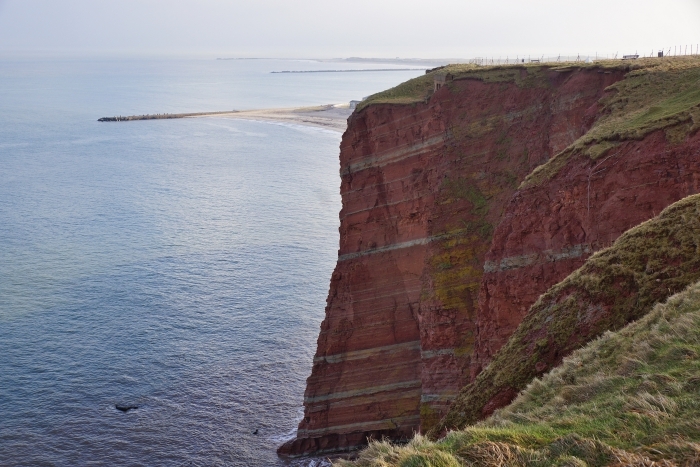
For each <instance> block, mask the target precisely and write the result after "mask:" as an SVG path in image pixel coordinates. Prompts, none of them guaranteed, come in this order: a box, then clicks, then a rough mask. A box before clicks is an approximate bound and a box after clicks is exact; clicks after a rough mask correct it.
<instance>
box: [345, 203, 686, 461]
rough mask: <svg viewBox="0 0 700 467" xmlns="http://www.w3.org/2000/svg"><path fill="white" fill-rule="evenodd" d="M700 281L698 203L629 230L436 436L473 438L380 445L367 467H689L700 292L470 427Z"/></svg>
mask: <svg viewBox="0 0 700 467" xmlns="http://www.w3.org/2000/svg"><path fill="white" fill-rule="evenodd" d="M698 280H700V195H694V196H689V197H687V198H685V199H683V200H681V201H679V202H677V203H675V204H673V205H672V206H670V207H668V208H667V209H665V210H664V211H663V212H662V213H661V214H660V215H659V216H658V217H656V218H654V219H652V220H650V221H647V222H645V223H643V224H641V225H640V226H637V227H635V228H633V229H631V230H630V231H628V232H627V233H625V234H624V235H622V236H621V237H620V238H619V239H618V240H617V241H616V242H615V243H614V244H613V245H612V246H611V247H610V248H607V249H605V250H602V251H600V252H598V253H596V254H595V255H593V256H592V257H591V258H589V260H588V261H587V262H586V263H585V264H584V265H583V266H582V267H581V268H580V269H578V270H577V271H575V272H574V273H573V274H571V275H570V276H568V277H567V278H566V279H565V280H564V281H562V282H560V283H559V284H557V285H555V286H553V287H552V288H551V289H550V290H549V291H548V292H547V293H545V294H543V295H542V296H541V297H540V299H539V300H538V301H537V302H536V303H535V304H534V305H533V306H532V308H531V309H530V312H529V313H528V315H527V317H526V318H525V320H524V321H523V322H522V323H521V325H520V326H519V327H518V329H517V330H516V332H515V333H514V334H513V336H512V337H511V338H510V339H509V341H508V343H507V344H506V345H505V346H504V347H503V348H502V349H501V351H500V352H499V353H498V354H497V355H496V357H495V359H494V360H493V362H492V363H491V365H490V366H489V367H488V368H487V369H486V370H484V371H483V372H482V373H481V374H480V375H479V376H478V377H477V379H476V380H475V381H474V382H473V383H472V384H470V385H468V386H466V387H465V388H464V389H463V390H462V392H461V393H460V396H459V397H458V399H457V401H456V402H455V404H454V406H453V407H452V409H451V411H450V412H449V414H448V415H447V416H446V417H445V419H443V421H442V422H441V423H440V425H438V427H437V428H436V429H435V430H433V432H432V433H431V434H433V435H435V434H437V433H439V432H441V431H442V432H444V431H445V430H454V429H461V430H464V431H459V432H451V433H449V434H448V436H447V437H446V438H445V439H444V440H443V441H441V442H439V443H437V444H433V443H431V442H429V441H428V440H427V439H425V438H421V437H418V438H416V439H415V440H414V441H413V442H412V443H410V444H409V445H408V446H406V447H403V448H398V447H392V446H390V445H389V444H386V443H375V444H374V445H372V447H371V448H370V449H369V450H368V451H366V452H364V453H363V454H362V456H361V457H360V460H359V461H358V464H357V465H361V466H384V465H386V466H390V465H401V466H404V465H405V466H408V465H426V466H427V465H446V466H447V465H462V464H463V463H465V464H467V465H552V464H556V462H554V461H552V459H560V461H561V463H565V464H567V462H568V464H567V465H610V464H614V463H615V462H618V461H619V462H620V463H622V464H624V463H625V462H640V464H639V465H650V464H648V463H647V464H643V462H642V457H650V458H658V459H660V458H664V459H671V460H674V461H678V462H681V463H683V462H686V461H687V460H688V459H690V458H691V457H692V456H700V445H696V444H693V443H692V441H693V440H694V441H698V440H700V425H698V424H697V422H696V420H697V419H698V415H700V413H699V412H700V403H696V402H694V400H693V397H692V394H693V393H695V397H697V391H698V390H699V389H700V385H698V384H699V383H698V381H700V366H698V362H697V356H698V355H700V353H698V352H700V346H699V344H700V285H696V286H694V287H692V288H690V289H689V290H688V291H686V292H684V293H682V294H680V295H679V296H678V297H675V298H674V299H672V300H670V301H669V302H668V303H667V304H666V305H663V306H661V305H660V306H658V307H656V308H655V309H654V312H653V313H651V314H650V315H649V316H648V317H647V318H645V319H643V320H641V321H640V322H638V323H637V324H634V325H632V326H630V327H628V328H627V329H625V330H624V331H622V332H620V333H617V334H611V333H608V334H606V335H605V336H604V337H603V338H601V339H599V340H598V341H595V343H593V344H591V345H589V346H588V347H587V348H586V349H585V350H583V351H580V352H577V353H575V354H574V355H573V356H572V357H571V358H569V359H567V360H565V363H564V364H563V365H562V366H560V367H558V368H556V369H555V370H554V371H552V372H551V373H550V374H549V375H547V376H545V377H544V378H543V380H542V381H535V382H534V383H532V384H530V386H529V388H528V389H527V390H526V391H525V392H524V393H523V394H521V396H520V397H519V398H518V399H517V401H516V402H515V403H514V404H512V405H511V406H510V407H509V408H507V409H505V410H502V411H500V412H498V413H497V415H496V416H494V417H492V418H491V419H490V420H489V421H487V422H482V423H480V424H478V425H476V426H472V427H468V426H469V425H471V424H473V423H475V422H477V421H478V420H479V419H481V418H483V417H484V416H487V415H489V414H490V413H491V412H492V411H493V408H496V405H494V404H493V401H498V403H499V406H500V405H504V404H503V400H501V399H503V398H507V399H508V400H509V399H510V398H512V397H513V396H515V395H516V394H517V393H518V392H519V391H521V390H522V389H524V388H525V387H526V386H527V385H528V383H531V382H532V381H533V379H534V378H535V377H537V376H539V375H541V374H542V373H544V371H546V370H548V369H551V368H552V367H555V366H556V365H558V364H559V363H560V362H561V360H562V358H563V357H565V356H567V355H569V354H571V353H572V351H574V350H575V349H578V348H581V347H583V346H584V345H586V343H588V342H590V341H591V340H593V339H595V338H596V337H598V336H600V335H602V334H604V333H605V332H606V331H609V330H612V329H620V328H621V327H623V326H624V325H625V324H627V323H629V322H630V321H632V320H635V319H638V318H640V317H642V316H644V315H645V314H646V313H648V312H649V311H650V310H651V309H652V308H653V306H654V304H656V303H660V302H661V301H663V300H665V299H666V298H667V297H669V296H670V295H672V294H673V293H677V292H679V291H681V290H683V289H684V288H686V287H687V286H688V285H690V284H695V283H697V282H698ZM508 400H506V401H505V402H508ZM490 406H491V407H490ZM494 456H495V457H494ZM630 456H631V457H630ZM635 456H642V457H635ZM688 456H690V457H688ZM574 458H576V459H574ZM421 459H422V460H421ZM431 459H432V460H431ZM498 459H500V461H498ZM616 459H617V460H616ZM699 459H700V458H699ZM497 461H498V462H497ZM382 462H384V463H382ZM499 462H500V463H499ZM668 465H671V464H668Z"/></svg>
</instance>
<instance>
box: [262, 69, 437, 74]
mask: <svg viewBox="0 0 700 467" xmlns="http://www.w3.org/2000/svg"><path fill="white" fill-rule="evenodd" d="M423 70H425V68H363V69H361V70H284V71H271V72H270V73H357V72H362V71H423Z"/></svg>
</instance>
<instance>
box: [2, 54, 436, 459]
mask: <svg viewBox="0 0 700 467" xmlns="http://www.w3.org/2000/svg"><path fill="white" fill-rule="evenodd" d="M373 67H374V68H381V69H387V68H394V67H400V66H399V65H391V64H381V63H369V64H368V63H357V62H353V63H347V62H338V63H328V62H319V61H314V60H273V59H246V60H215V59H213V58H211V59H162V60H160V59H146V58H138V59H125V58H109V59H106V58H99V59H98V58H91V59H87V58H81V59H75V58H61V59H55V58H32V59H29V58H27V59H20V58H2V59H0V465H2V466H89V465H110V466H229V465H230V466H283V465H296V466H309V467H313V466H321V465H324V464H325V461H323V460H321V459H302V460H296V461H294V462H291V463H290V462H289V461H285V460H284V459H280V458H278V457H277V455H276V452H275V451H276V448H277V447H278V446H279V445H280V444H281V443H283V442H284V441H286V440H287V439H290V438H291V437H293V436H294V434H295V432H296V427H297V424H298V423H299V421H300V419H301V416H302V414H303V409H302V401H303V393H304V388H305V382H306V378H307V377H308V376H309V374H310V371H311V363H312V358H313V354H314V351H315V346H316V338H317V334H318V331H319V325H320V324H321V321H322V319H323V316H324V307H325V300H326V295H327V291H328V285H329V280H330V275H331V272H332V269H333V267H334V264H335V261H336V259H337V249H338V225H339V221H338V212H339V210H340V207H341V201H340V196H339V186H340V180H339V176H338V170H339V162H338V152H339V143H340V140H341V133H340V132H337V131H331V130H328V129H322V128H315V127H309V126H303V125H296V124H281V123H272V122H260V121H247V120H234V119H227V118H225V117H204V118H188V119H172V120H149V121H130V122H107V123H103V122H98V121H97V119H98V118H100V117H109V116H115V115H135V114H153V113H180V112H202V111H222V110H232V109H236V110H244V109H262V108H272V107H295V106H310V105H317V104H329V103H342V102H348V101H350V100H353V99H354V100H357V99H360V98H362V97H364V96H367V95H370V94H372V93H375V92H378V91H380V90H383V89H386V88H389V87H392V86H395V85H396V84H398V83H400V82H402V81H405V80H407V79H409V78H412V77H415V76H418V75H420V74H422V73H423V71H420V70H418V71H416V70H409V71H376V72H375V71H373V72H357V73H272V72H273V71H293V70H296V71H309V70H326V69H360V68H361V69H368V68H373ZM116 405H132V406H136V407H138V408H136V409H132V410H129V411H128V412H122V411H119V410H117V409H116Z"/></svg>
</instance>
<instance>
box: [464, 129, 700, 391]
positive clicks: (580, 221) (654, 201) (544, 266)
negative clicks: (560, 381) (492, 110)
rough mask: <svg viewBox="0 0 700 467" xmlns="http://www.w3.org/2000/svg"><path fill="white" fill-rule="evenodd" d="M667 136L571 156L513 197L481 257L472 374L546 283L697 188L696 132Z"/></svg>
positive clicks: (699, 149)
mask: <svg viewBox="0 0 700 467" xmlns="http://www.w3.org/2000/svg"><path fill="white" fill-rule="evenodd" d="M667 133H668V131H667V130H666V131H665V130H657V131H655V132H652V133H650V134H648V135H647V136H646V137H644V138H643V139H641V140H638V141H637V140H632V141H622V142H620V143H619V144H618V145H616V146H615V147H614V148H612V149H610V150H609V151H608V152H607V153H606V154H604V155H602V156H600V157H598V158H596V159H592V158H591V157H589V156H588V155H587V154H582V153H578V154H575V155H573V156H572V157H571V158H570V159H569V161H568V163H567V164H566V165H565V166H564V167H563V168H561V169H560V170H559V171H558V173H556V175H554V176H552V177H551V178H550V179H548V180H546V182H545V183H540V184H537V185H533V186H525V187H524V188H523V189H522V190H520V191H518V192H517V193H516V194H515V195H514V197H513V199H512V200H511V202H510V203H509V205H508V207H507V209H506V213H505V215H504V218H503V220H502V222H501V224H500V225H499V227H498V228H497V230H496V232H495V235H494V239H493V243H492V245H491V248H490V250H489V252H488V254H487V255H486V262H485V264H484V278H483V281H482V285H481V291H480V300H479V312H478V317H477V321H478V326H479V330H480V333H479V338H478V343H477V349H476V355H477V358H476V364H475V370H474V374H477V373H478V372H479V371H480V370H481V368H483V367H485V366H486V365H487V364H488V363H489V362H490V361H491V359H492V358H493V356H494V355H495V353H496V352H497V351H498V350H499V349H500V348H501V347H502V346H503V344H504V343H505V342H506V341H507V340H508V338H509V337H510V336H511V334H512V333H513V332H514V331H515V329H516V327H517V326H518V324H519V323H520V322H521V321H522V319H523V317H524V316H525V315H526V312H527V310H528V309H529V307H530V305H532V304H533V303H534V302H535V300H537V298H538V297H539V296H540V295H541V294H543V293H544V292H545V291H546V290H547V289H548V288H549V287H550V286H551V285H552V284H555V283H557V282H559V281H561V280H563V279H564V278H565V277H566V276H568V275H569V274H570V273H571V272H572V271H574V270H575V269H577V268H578V267H579V266H581V265H582V264H583V263H584V261H585V260H586V259H587V258H588V257H589V256H590V255H591V254H592V253H593V252H595V251H598V250H600V249H601V248H603V247H607V246H610V245H611V244H612V242H613V241H615V240H616V239H617V238H618V237H619V236H620V235H621V234H622V233H623V232H625V231H627V230H629V229H630V228H631V227H633V226H636V225H638V224H640V223H641V222H643V221H646V220H647V219H651V218H652V217H654V216H656V215H657V214H659V213H660V212H661V211H662V210H663V209H664V208H665V207H667V206H669V205H670V204H672V203H674V202H676V201H678V200H680V199H682V198H684V197H686V196H689V195H692V194H695V193H698V192H700V133H695V134H694V135H687V136H686V137H685V138H684V139H683V140H682V141H672V140H670V139H669V138H668V136H667ZM507 402H509V401H506V402H505V403H507Z"/></svg>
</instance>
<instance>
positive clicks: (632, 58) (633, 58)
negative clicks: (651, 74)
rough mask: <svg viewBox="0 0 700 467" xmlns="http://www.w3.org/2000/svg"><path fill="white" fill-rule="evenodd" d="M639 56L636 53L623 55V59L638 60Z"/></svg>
mask: <svg viewBox="0 0 700 467" xmlns="http://www.w3.org/2000/svg"><path fill="white" fill-rule="evenodd" d="M638 58H639V55H637V54H635V55H623V56H622V59H623V60H636V59H638Z"/></svg>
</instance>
